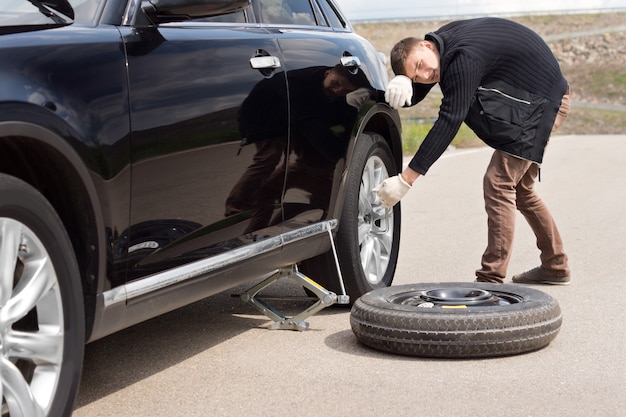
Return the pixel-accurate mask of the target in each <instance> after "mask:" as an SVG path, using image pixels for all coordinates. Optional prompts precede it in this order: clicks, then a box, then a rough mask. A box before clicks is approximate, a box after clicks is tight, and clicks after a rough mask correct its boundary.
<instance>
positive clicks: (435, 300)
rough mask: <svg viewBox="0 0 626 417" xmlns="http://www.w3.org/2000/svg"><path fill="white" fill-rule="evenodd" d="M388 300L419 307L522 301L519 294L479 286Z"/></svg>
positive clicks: (402, 296) (465, 305) (481, 304)
mask: <svg viewBox="0 0 626 417" xmlns="http://www.w3.org/2000/svg"><path fill="white" fill-rule="evenodd" d="M388 301H389V302H390V303H392V304H399V305H403V306H413V307H420V308H434V307H440V308H454V307H456V308H470V307H486V306H501V305H510V304H517V303H520V302H522V301H523V298H522V297H520V296H519V295H515V294H510V293H505V292H500V291H488V290H484V289H481V288H463V287H452V288H436V289H432V290H422V291H419V290H416V291H407V292H403V293H399V294H394V295H393V296H391V297H390V298H389V299H388Z"/></svg>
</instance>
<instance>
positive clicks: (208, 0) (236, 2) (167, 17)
mask: <svg viewBox="0 0 626 417" xmlns="http://www.w3.org/2000/svg"><path fill="white" fill-rule="evenodd" d="M249 5H250V0H146V1H144V2H143V3H142V5H141V7H142V9H143V11H144V12H145V13H146V15H147V16H148V17H149V19H150V20H151V21H152V22H153V23H163V22H176V21H183V20H189V19H193V18H201V17H211V16H218V15H222V14H228V13H234V12H237V11H240V10H244V9H246V8H247V7H248V6H249Z"/></svg>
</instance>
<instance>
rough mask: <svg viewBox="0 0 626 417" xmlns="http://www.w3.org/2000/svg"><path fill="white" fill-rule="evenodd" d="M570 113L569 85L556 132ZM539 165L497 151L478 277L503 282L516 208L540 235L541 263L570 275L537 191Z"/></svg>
mask: <svg viewBox="0 0 626 417" xmlns="http://www.w3.org/2000/svg"><path fill="white" fill-rule="evenodd" d="M568 113H569V89H568V91H567V93H566V94H565V95H564V96H563V100H562V101H561V107H560V108H559V113H558V115H557V118H556V120H555V122H554V127H553V128H552V131H553V132H554V131H555V130H556V129H557V128H558V127H559V126H560V125H561V124H562V123H563V121H564V120H565V118H566V117H567V114H568ZM538 173H539V166H538V165H537V164H536V163H534V162H531V161H527V160H525V159H521V158H517V157H515V156H512V155H509V154H507V153H504V152H501V151H495V152H494V154H493V156H492V158H491V162H490V163H489V166H488V167H487V172H486V173H485V176H484V179H483V191H484V197H485V210H486V211H487V228H488V234H487V249H486V250H485V252H484V254H483V257H482V262H481V265H482V267H481V269H479V270H477V271H476V277H477V278H479V279H481V280H485V281H492V282H500V283H501V282H503V281H504V279H505V277H506V271H507V268H508V265H509V261H510V259H511V250H512V248H513V238H514V235H515V220H516V209H517V210H519V211H520V212H521V213H522V215H523V216H524V217H525V218H526V221H527V222H528V224H529V225H530V227H531V229H532V231H533V232H534V234H535V236H536V238H537V247H538V248H539V250H540V251H541V255H540V259H541V266H542V267H543V268H545V269H547V270H548V271H551V272H553V273H555V274H557V275H569V273H570V270H569V266H568V264H567V255H566V254H565V252H564V251H563V241H562V240H561V235H560V234H559V230H558V229H557V227H556V224H555V222H554V219H553V218H552V215H551V214H550V211H549V210H548V208H547V207H546V205H545V204H544V203H543V201H542V200H541V198H540V197H539V196H538V195H537V193H536V192H535V189H534V186H535V180H536V179H537V175H538Z"/></svg>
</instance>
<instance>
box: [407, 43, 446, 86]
mask: <svg viewBox="0 0 626 417" xmlns="http://www.w3.org/2000/svg"><path fill="white" fill-rule="evenodd" d="M404 71H405V74H404V75H406V76H407V77H409V78H410V79H411V80H412V81H413V82H414V83H420V84H435V83H438V82H439V80H440V76H441V73H440V68H439V51H438V50H437V48H436V47H435V45H434V44H433V43H432V42H429V41H421V42H420V43H419V44H418V45H417V46H416V47H415V48H413V50H412V51H411V52H409V54H408V55H407V57H406V60H405V62H404Z"/></svg>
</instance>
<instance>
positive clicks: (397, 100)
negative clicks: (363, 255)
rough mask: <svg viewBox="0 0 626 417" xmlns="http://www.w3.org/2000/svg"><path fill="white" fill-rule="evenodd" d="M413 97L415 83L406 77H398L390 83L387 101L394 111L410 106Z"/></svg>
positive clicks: (386, 95)
mask: <svg viewBox="0 0 626 417" xmlns="http://www.w3.org/2000/svg"><path fill="white" fill-rule="evenodd" d="M411 97H413V81H411V79H410V78H409V77H407V76H406V75H396V76H395V77H393V78H392V79H391V81H389V84H388V85H387V91H385V101H387V103H389V105H390V106H391V107H393V108H394V109H399V108H400V107H404V106H410V105H411Z"/></svg>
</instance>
